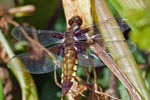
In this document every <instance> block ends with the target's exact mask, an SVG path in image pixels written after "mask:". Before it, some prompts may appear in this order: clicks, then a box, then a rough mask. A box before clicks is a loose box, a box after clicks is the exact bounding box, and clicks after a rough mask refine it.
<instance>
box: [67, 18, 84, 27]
mask: <svg viewBox="0 0 150 100" xmlns="http://www.w3.org/2000/svg"><path fill="white" fill-rule="evenodd" d="M68 24H69V25H70V26H71V25H72V24H77V25H79V26H81V25H82V19H81V17H80V16H74V17H72V18H70V20H69V21H68Z"/></svg>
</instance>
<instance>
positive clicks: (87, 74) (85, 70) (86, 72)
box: [84, 68, 91, 83]
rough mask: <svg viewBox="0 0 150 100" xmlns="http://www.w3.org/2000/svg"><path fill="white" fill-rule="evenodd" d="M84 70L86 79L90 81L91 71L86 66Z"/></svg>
mask: <svg viewBox="0 0 150 100" xmlns="http://www.w3.org/2000/svg"><path fill="white" fill-rule="evenodd" d="M84 72H85V75H86V81H87V83H90V79H91V78H90V74H89V71H88V68H84Z"/></svg>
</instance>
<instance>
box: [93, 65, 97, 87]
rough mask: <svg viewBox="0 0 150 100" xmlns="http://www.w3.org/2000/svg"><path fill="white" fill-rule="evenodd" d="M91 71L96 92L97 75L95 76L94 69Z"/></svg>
mask: <svg viewBox="0 0 150 100" xmlns="http://www.w3.org/2000/svg"><path fill="white" fill-rule="evenodd" d="M92 70H93V76H94V88H95V90H97V89H98V87H97V74H96V70H95V68H94V67H93V68H92Z"/></svg>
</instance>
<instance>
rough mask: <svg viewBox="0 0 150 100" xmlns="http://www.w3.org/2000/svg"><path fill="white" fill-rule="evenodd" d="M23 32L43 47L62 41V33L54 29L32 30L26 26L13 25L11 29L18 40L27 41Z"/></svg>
mask: <svg viewBox="0 0 150 100" xmlns="http://www.w3.org/2000/svg"><path fill="white" fill-rule="evenodd" d="M25 34H26V35H27V36H29V37H31V38H32V39H34V40H36V41H38V42H39V43H40V44H42V45H43V46H45V47H49V46H52V45H55V44H59V43H62V42H63V34H62V33H60V32H56V31H49V30H34V29H31V28H27V27H21V26H19V27H15V28H14V29H13V31H12V35H13V36H14V37H15V38H16V39H17V40H19V41H27V42H28V40H27V38H26V36H25Z"/></svg>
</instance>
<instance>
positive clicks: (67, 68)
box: [61, 46, 77, 94]
mask: <svg viewBox="0 0 150 100" xmlns="http://www.w3.org/2000/svg"><path fill="white" fill-rule="evenodd" d="M76 58H77V56H76V50H75V48H74V47H73V46H68V47H66V48H65V52H64V58H63V65H62V75H61V78H62V80H61V84H62V93H63V94H66V93H67V92H68V91H69V89H70V88H71V86H72V84H73V81H74V78H75V76H76V71H77V59H76Z"/></svg>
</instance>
